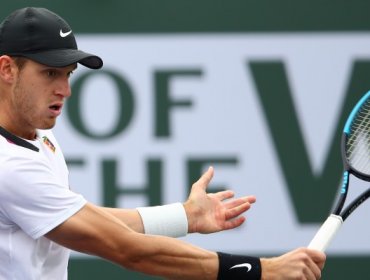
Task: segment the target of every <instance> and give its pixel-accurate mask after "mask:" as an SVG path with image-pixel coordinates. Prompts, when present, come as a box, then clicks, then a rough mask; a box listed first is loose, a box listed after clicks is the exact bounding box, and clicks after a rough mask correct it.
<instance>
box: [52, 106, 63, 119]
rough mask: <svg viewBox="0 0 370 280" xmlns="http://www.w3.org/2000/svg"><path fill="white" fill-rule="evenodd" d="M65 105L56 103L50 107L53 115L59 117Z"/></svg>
mask: <svg viewBox="0 0 370 280" xmlns="http://www.w3.org/2000/svg"><path fill="white" fill-rule="evenodd" d="M62 107H63V103H55V104H52V105H50V106H49V110H50V111H51V112H52V114H53V115H56V116H58V115H59V114H60V113H61V112H62Z"/></svg>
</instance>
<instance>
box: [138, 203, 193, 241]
mask: <svg viewBox="0 0 370 280" xmlns="http://www.w3.org/2000/svg"><path fill="white" fill-rule="evenodd" d="M137 210H138V212H139V214H140V216H141V220H142V222H143V227H144V232H145V234H152V235H163V236H170V237H181V236H185V235H186V234H187V233H188V219H187V215H186V212H185V209H184V206H183V205H182V204H181V203H172V204H167V205H162V206H153V207H139V208H137Z"/></svg>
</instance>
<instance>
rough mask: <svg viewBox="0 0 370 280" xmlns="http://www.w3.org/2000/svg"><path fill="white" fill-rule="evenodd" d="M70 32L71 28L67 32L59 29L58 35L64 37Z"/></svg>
mask: <svg viewBox="0 0 370 280" xmlns="http://www.w3.org/2000/svg"><path fill="white" fill-rule="evenodd" d="M71 33H72V30H70V31H68V32H63V30H62V29H61V30H60V33H59V35H60V37H62V38H64V37H67V36H68V35H69V34H71Z"/></svg>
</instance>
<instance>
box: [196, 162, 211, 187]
mask: <svg viewBox="0 0 370 280" xmlns="http://www.w3.org/2000/svg"><path fill="white" fill-rule="evenodd" d="M213 174H214V170H213V167H212V166H210V167H209V168H208V170H207V171H206V172H204V173H203V175H202V176H201V177H200V178H199V179H198V181H196V182H195V184H194V186H199V187H201V188H202V189H204V190H205V189H206V188H207V186H208V185H209V182H211V180H212V178H213Z"/></svg>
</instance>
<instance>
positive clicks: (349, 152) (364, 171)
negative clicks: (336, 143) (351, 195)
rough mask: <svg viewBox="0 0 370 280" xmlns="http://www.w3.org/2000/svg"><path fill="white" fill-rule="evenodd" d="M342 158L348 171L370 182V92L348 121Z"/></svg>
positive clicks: (362, 99) (344, 131) (344, 132)
mask: <svg viewBox="0 0 370 280" xmlns="http://www.w3.org/2000/svg"><path fill="white" fill-rule="evenodd" d="M342 158H343V162H344V166H345V169H346V170H348V171H349V172H350V173H352V174H353V175H355V176H356V177H359V178H360V179H362V180H365V181H370V91H368V92H367V93H366V94H365V95H364V96H363V97H362V98H361V99H360V100H359V101H358V102H357V104H356V106H355V107H354V108H353V110H352V111H351V114H350V116H349V117H348V119H347V121H346V124H345V126H344V130H343V137H342Z"/></svg>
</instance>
